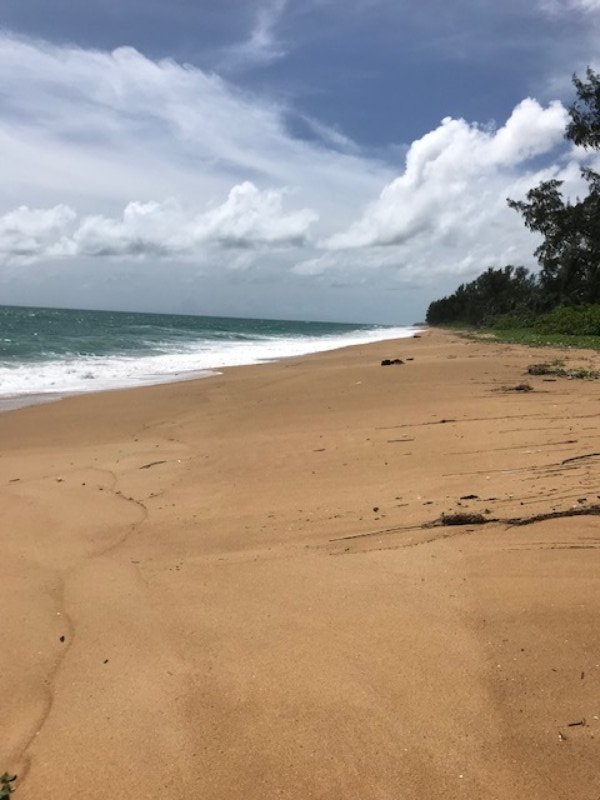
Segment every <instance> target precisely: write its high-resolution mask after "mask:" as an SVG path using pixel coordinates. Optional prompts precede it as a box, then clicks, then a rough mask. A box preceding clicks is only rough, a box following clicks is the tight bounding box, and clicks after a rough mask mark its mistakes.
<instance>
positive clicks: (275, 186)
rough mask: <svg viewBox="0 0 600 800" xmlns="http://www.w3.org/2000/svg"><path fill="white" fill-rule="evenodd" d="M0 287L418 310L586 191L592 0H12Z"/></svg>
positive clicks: (173, 301) (2, 49)
mask: <svg viewBox="0 0 600 800" xmlns="http://www.w3.org/2000/svg"><path fill="white" fill-rule="evenodd" d="M2 25H3V29H2V31H1V32H0V74H2V76H3V80H2V82H1V84H0V85H1V89H0V136H1V137H2V144H3V152H4V156H5V165H6V167H5V181H4V187H3V188H4V192H3V197H2V198H1V199H0V301H4V302H9V303H10V302H14V303H25V304H44V303H47V304H52V305H69V306H83V307H108V308H131V309H136V310H165V311H175V312H176V311H185V312H190V311H191V312H198V313H214V314H235V315H241V316H244V315H249V316H257V315H258V316H263V315H264V316H280V317H286V316H289V317H302V318H313V319H315V318H321V319H339V320H364V321H381V322H391V323H395V322H410V321H413V320H414V319H416V318H420V317H422V316H423V313H424V310H425V308H426V306H427V303H428V302H429V301H430V300H431V299H433V298H434V297H436V296H438V295H439V294H440V293H441V292H446V291H451V290H452V289H453V288H454V287H455V286H456V284H457V283H458V282H460V281H462V280H468V279H470V278H472V277H474V276H475V275H476V274H478V273H479V272H480V271H481V270H482V269H484V268H485V267H487V266H489V265H494V264H498V265H500V264H505V263H508V262H510V263H525V264H527V265H533V260H532V256H531V253H532V251H533V249H534V248H535V246H536V240H535V238H534V237H533V236H532V235H531V234H529V233H528V232H527V231H525V229H524V228H523V226H522V224H521V222H520V220H519V218H518V216H517V215H516V214H515V212H513V211H510V210H509V209H507V208H506V203H505V198H506V196H507V195H510V196H513V197H518V196H522V195H523V194H524V192H526V191H527V189H528V188H530V187H531V186H533V185H535V184H536V183H538V182H539V180H540V179H542V178H546V177H550V176H557V177H559V178H561V179H563V180H565V187H566V191H567V192H568V193H576V192H577V191H578V190H579V189H580V188H581V185H580V182H579V179H578V168H579V165H580V163H581V162H582V160H583V159H584V157H585V156H584V154H583V153H581V152H578V151H575V150H573V149H572V148H568V147H567V146H566V144H565V143H564V141H563V138H562V131H563V129H564V123H565V108H564V106H565V105H568V103H569V102H570V101H571V99H572V88H571V85H570V76H571V74H572V73H573V72H574V71H579V72H581V71H583V70H584V69H585V66H586V65H587V64H592V65H594V64H595V60H594V59H595V54H596V53H597V52H598V43H599V31H600V0H532V2H530V3H527V4H525V3H522V2H513V0H505V2H503V3H498V2H488V0H468V1H467V0H455V2H453V3H448V2H441V1H440V0H430V2H413V0H405V2H401V1H398V0H396V2H391V0H346V2H344V3H341V2H339V0H306V1H305V2H303V3H301V4H300V3H297V2H296V3H294V2H291V0H288V2H286V1H285V0H260V1H259V0H256V1H251V0H246V2H238V0H230V1H229V2H224V3H220V4H216V3H207V2H192V1H191V0H178V1H177V0H171V2H168V3H167V2H165V1H164V0H121V1H120V2H116V0H102V2H98V1H97V0H90V2H87V3H86V4H73V3H70V2H66V0H56V2H54V3H52V5H51V6H49V5H48V4H47V3H44V2H41V0H4V2H3V5H2Z"/></svg>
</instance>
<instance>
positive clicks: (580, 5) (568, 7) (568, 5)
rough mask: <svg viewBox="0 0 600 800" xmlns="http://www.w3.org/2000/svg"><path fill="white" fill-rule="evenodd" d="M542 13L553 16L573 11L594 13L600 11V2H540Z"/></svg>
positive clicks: (590, 0)
mask: <svg viewBox="0 0 600 800" xmlns="http://www.w3.org/2000/svg"><path fill="white" fill-rule="evenodd" d="M539 5H540V8H541V9H542V11H545V12H547V13H549V14H552V15H557V14H565V13H568V12H572V11H583V12H586V13H593V12H596V11H600V0H539Z"/></svg>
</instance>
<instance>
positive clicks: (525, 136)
mask: <svg viewBox="0 0 600 800" xmlns="http://www.w3.org/2000/svg"><path fill="white" fill-rule="evenodd" d="M565 121H566V111H565V109H564V108H563V107H562V105H561V104H560V103H558V102H555V103H551V104H550V105H549V106H548V107H547V108H542V107H541V106H540V105H539V103H537V102H536V101H535V100H529V99H528V100H524V101H523V102H522V103H520V104H519V105H518V106H517V107H516V108H515V109H514V111H513V113H512V114H511V116H510V118H509V119H508V120H507V122H506V124H505V125H504V126H502V127H501V128H499V129H498V130H493V129H489V128H488V129H486V128H481V127H479V126H477V125H472V124H469V123H467V122H466V121H465V120H463V119H451V118H450V117H448V118H446V119H444V120H443V121H442V123H441V125H440V126H439V127H438V128H436V129H435V130H433V131H430V132H429V133H427V134H426V135H425V136H423V137H422V138H421V139H418V140H417V141H415V142H413V144H412V145H411V147H410V149H409V150H408V153H407V156H406V168H405V170H404V173H403V174H402V175H401V176H400V177H398V178H396V179H395V180H394V181H392V182H391V183H390V184H388V185H387V186H385V188H384V189H383V191H382V192H381V195H380V197H379V198H378V200H376V201H375V202H374V203H372V204H371V205H370V206H369V207H368V208H367V210H366V211H365V213H364V214H363V216H362V217H361V219H359V220H358V221H357V222H355V223H354V224H353V225H351V226H350V228H349V229H348V230H346V231H344V232H342V233H338V234H335V235H334V236H332V237H331V238H329V239H328V240H326V241H325V243H324V244H325V246H326V247H328V248H331V249H341V248H352V247H370V246H375V245H387V246H389V245H398V244H406V243H408V242H409V241H410V240H411V239H414V238H416V237H424V236H427V237H429V236H431V234H432V233H433V232H434V231H437V233H438V235H442V236H443V235H445V234H449V233H451V232H452V231H453V230H459V229H460V228H461V227H467V226H468V225H469V221H470V220H472V219H473V218H474V217H475V218H480V217H481V209H482V208H483V207H487V208H488V209H490V210H491V209H493V208H495V207H496V205H497V197H498V194H499V191H501V190H502V188H503V187H507V185H509V184H510V183H512V182H513V181H514V169H515V167H517V166H519V165H521V164H522V163H523V162H526V161H528V160H529V159H531V158H533V157H534V156H536V155H540V154H542V153H545V152H547V151H548V150H550V149H552V148H553V147H554V146H555V145H556V144H558V142H560V141H561V139H562V136H563V131H564V127H565ZM484 197H485V200H484ZM482 233H483V231H482Z"/></svg>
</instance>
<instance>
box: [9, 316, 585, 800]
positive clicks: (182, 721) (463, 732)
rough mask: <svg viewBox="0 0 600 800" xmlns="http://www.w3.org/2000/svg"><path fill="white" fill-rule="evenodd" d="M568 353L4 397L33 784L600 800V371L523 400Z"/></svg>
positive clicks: (416, 344)
mask: <svg viewBox="0 0 600 800" xmlns="http://www.w3.org/2000/svg"><path fill="white" fill-rule="evenodd" d="M542 352H543V358H542V357H540V354H539V352H538V351H536V350H535V349H534V348H529V347H519V346H515V345H505V344H500V343H498V344H496V343H494V344H490V343H483V344H482V343H477V342H472V341H468V340H465V339H462V338H460V337H458V336H456V335H455V334H454V333H451V332H441V331H438V330H435V329H429V330H427V331H425V332H424V333H423V334H422V335H421V336H420V337H419V338H414V337H412V338H406V339H397V340H383V341H378V342H375V343H370V344H363V345H354V346H348V347H345V348H341V349H338V350H334V351H325V352H320V353H316V354H312V355H307V356H301V357H291V358H289V359H285V360H282V361H278V362H270V363H266V364H259V365H251V366H240V367H231V368H227V369H226V370H225V371H224V372H223V373H222V374H219V375H214V376H212V380H210V381H207V380H204V379H200V380H188V381H183V382H177V383H165V384H159V385H154V386H144V387H137V388H132V389H118V390H110V391H106V392H100V393H89V394H86V395H77V396H70V397H67V398H65V399H64V401H63V402H61V403H53V404H47V405H38V406H29V407H27V408H21V409H19V410H17V411H16V412H7V413H3V414H0V441H1V442H2V448H1V450H0V502H1V503H2V508H3V511H4V514H3V516H4V524H3V529H2V531H1V532H0V536H1V542H2V553H3V563H4V570H3V581H2V582H1V583H0V602H1V603H2V607H3V608H4V609H5V631H4V635H5V641H6V643H7V646H6V647H5V648H4V649H3V654H2V656H0V659H2V664H1V667H0V693H1V695H2V697H3V698H4V699H3V719H4V730H5V736H4V737H3V741H2V743H0V771H3V770H4V769H7V770H8V771H9V772H16V773H17V775H18V776H19V777H18V779H17V782H16V784H15V790H16V792H18V793H17V794H16V797H18V798H23V800H37V798H39V797H43V796H44V794H45V793H47V791H48V787H52V791H53V792H54V793H55V794H57V796H60V797H61V798H65V800H75V799H76V798H80V797H86V798H89V800H100V798H102V797H104V796H105V794H106V780H107V771H108V773H109V775H108V779H109V780H110V781H111V782H114V784H115V785H118V787H119V794H120V796H121V797H123V798H124V800H138V798H140V797H142V796H146V795H147V796H152V795H153V794H161V797H164V798H166V800H196V798H198V797H202V796H206V797H210V798H211V800H232V799H233V800H237V798H239V800H242V798H244V800H259V799H260V800H262V798H264V797H277V796H280V797H285V798H288V799H289V800H306V798H311V797H312V798H319V800H326V799H327V800H328V799H329V798H331V797H340V798H341V797H343V798H348V800H365V799H366V798H378V800H379V799H380V798H381V799H382V800H397V798H399V797H427V798H431V800H442V798H443V799H444V800H445V798H447V797H464V798H467V800H480V799H481V798H482V797H485V798H486V800H487V799H488V798H489V799H490V800H506V799H507V798H512V797H519V796H524V797H527V798H528V800H546V799H547V797H548V796H552V797H557V798H559V797H560V798H562V797H565V798H566V797H568V796H573V795H577V796H581V797H587V796H590V797H593V796H595V794H594V793H596V794H597V793H598V791H600V789H599V787H598V781H599V776H598V769H597V744H596V742H597V740H598V736H600V720H599V719H598V717H600V707H599V706H598V700H597V698H598V687H599V686H600V668H599V667H598V662H599V661H600V657H599V654H600V633H599V631H598V626H597V619H598V615H599V614H600V523H599V520H598V518H597V517H596V516H595V512H594V511H593V506H594V504H595V503H597V502H598V500H597V499H596V495H597V491H598V490H597V487H598V485H600V474H599V472H600V458H597V457H596V456H597V451H598V449H599V447H598V444H599V441H600V433H598V432H597V430H596V428H597V426H596V421H597V417H598V384H597V383H595V382H589V381H570V380H568V379H566V378H559V379H556V380H554V379H553V380H551V381H550V380H544V378H542V377H541V376H540V377H536V376H527V377H526V380H527V382H528V383H530V384H531V387H532V390H531V391H528V392H517V391H514V387H515V386H516V385H517V384H520V383H522V382H523V380H524V378H523V375H524V372H525V370H526V367H527V364H528V363H531V362H534V361H536V360H548V359H551V358H552V356H553V351H552V350H548V349H544V350H543V351H542ZM561 355H562V356H563V357H568V358H569V359H574V360H576V361H581V362H585V363H588V362H589V363H590V364H593V365H594V366H598V365H600V354H593V353H591V354H590V353H576V354H573V353H569V354H564V353H561ZM396 357H399V358H401V359H402V360H403V361H404V364H402V365H391V366H388V367H381V366H380V362H381V360H382V359H384V358H396ZM586 505H587V509H588V510H586ZM577 509H578V514H577V515H575V516H570V517H569V518H568V519H561V518H557V519H547V520H545V521H544V520H538V521H534V520H533V518H534V517H535V516H536V515H538V516H539V515H540V514H544V513H550V512H552V511H553V510H555V511H561V512H562V511H565V512H567V513H570V512H574V511H575V510H577ZM452 513H453V514H458V513H468V514H470V515H472V519H473V520H474V521H471V522H470V523H468V524H465V525H457V526H444V525H442V524H440V520H441V519H442V517H443V515H448V514H452ZM515 517H521V518H523V519H525V518H527V521H528V522H529V523H530V524H527V525H522V526H515V525H509V524H507V523H506V520H508V519H511V518H515ZM594 737H595V738H594Z"/></svg>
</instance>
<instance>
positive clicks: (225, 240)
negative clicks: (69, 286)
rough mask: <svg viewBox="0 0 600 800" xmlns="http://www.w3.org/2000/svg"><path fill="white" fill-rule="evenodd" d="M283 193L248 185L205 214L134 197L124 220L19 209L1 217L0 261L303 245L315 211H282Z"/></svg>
mask: <svg viewBox="0 0 600 800" xmlns="http://www.w3.org/2000/svg"><path fill="white" fill-rule="evenodd" d="M282 200H283V193H282V192H280V191H274V190H269V191H262V192H261V191H259V190H258V189H257V188H256V186H254V184H252V183H250V182H245V183H242V184H239V185H238V186H234V187H233V189H231V191H230V192H229V195H228V197H227V200H226V201H225V202H224V203H222V204H221V205H218V206H216V207H214V208H212V209H209V210H208V211H203V212H200V213H191V212H190V211H187V210H184V209H183V208H182V207H181V205H180V204H179V203H178V202H176V201H174V200H170V201H167V202H164V203H159V202H145V203H141V202H137V201H134V202H131V203H128V204H127V206H126V207H125V209H124V211H123V214H122V215H121V217H120V218H111V217H105V216H101V215H90V216H86V217H84V218H83V219H82V220H81V221H80V222H78V223H77V224H75V220H76V217H77V214H76V212H75V211H74V210H73V209H71V208H69V207H67V206H55V207H54V208H49V209H30V208H27V207H26V206H22V207H20V208H18V209H16V210H15V211H11V212H8V213H7V214H4V215H3V216H0V258H1V259H2V261H3V262H4V263H32V262H33V261H35V260H40V259H44V258H45V259H48V258H51V257H62V256H91V257H105V256H120V257H123V258H128V257H176V256H178V257H183V258H187V257H194V256H198V255H200V254H201V253H202V251H203V250H204V249H206V248H207V247H217V248H232V249H236V248H237V249H239V248H260V247H264V246H269V247H270V248H277V247H279V248H285V247H300V246H302V245H304V244H306V241H307V235H308V229H309V227H310V225H311V224H312V223H313V222H314V221H315V220H316V214H315V213H314V212H312V211H310V210H308V209H302V210H299V211H294V212H291V213H285V212H284V210H283V202H282Z"/></svg>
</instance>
